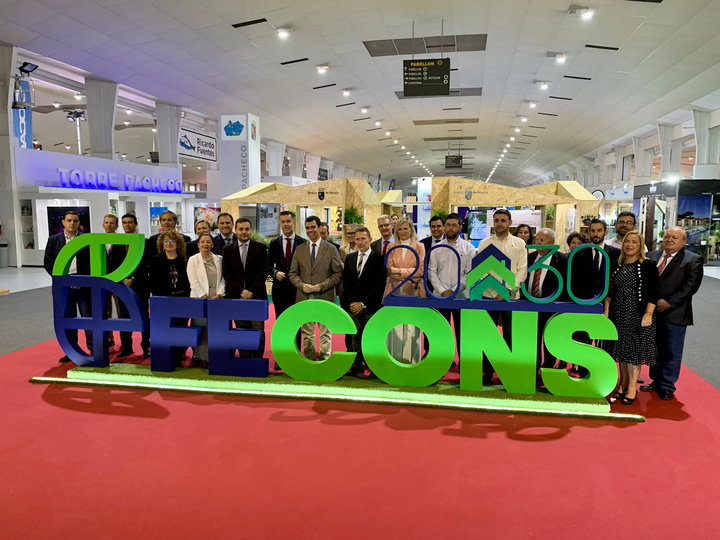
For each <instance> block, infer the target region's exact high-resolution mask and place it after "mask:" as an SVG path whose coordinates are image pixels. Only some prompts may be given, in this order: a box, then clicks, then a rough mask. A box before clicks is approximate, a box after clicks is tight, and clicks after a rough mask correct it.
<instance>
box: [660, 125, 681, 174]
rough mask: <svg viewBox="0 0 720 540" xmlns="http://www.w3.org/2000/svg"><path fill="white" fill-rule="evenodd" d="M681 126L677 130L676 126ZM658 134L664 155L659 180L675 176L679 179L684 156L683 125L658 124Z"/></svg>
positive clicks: (661, 152) (661, 151)
mask: <svg viewBox="0 0 720 540" xmlns="http://www.w3.org/2000/svg"><path fill="white" fill-rule="evenodd" d="M678 127H679V128H680V129H679V130H676V128H678ZM657 128H658V136H659V138H660V154H661V155H662V166H661V167H660V176H659V180H669V179H671V178H674V179H676V180H679V179H680V177H681V176H682V175H681V169H680V167H681V163H680V157H681V156H682V127H681V126H672V125H667V124H658V125H657Z"/></svg>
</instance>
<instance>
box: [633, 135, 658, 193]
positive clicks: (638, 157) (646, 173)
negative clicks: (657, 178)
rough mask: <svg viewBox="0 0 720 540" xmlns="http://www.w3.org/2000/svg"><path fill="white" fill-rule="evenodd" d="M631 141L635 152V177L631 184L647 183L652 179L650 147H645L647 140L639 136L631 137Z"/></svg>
mask: <svg viewBox="0 0 720 540" xmlns="http://www.w3.org/2000/svg"><path fill="white" fill-rule="evenodd" d="M632 142H633V152H634V153H635V178H633V180H632V184H633V185H643V184H649V183H650V182H651V181H652V163H653V159H652V156H653V151H652V148H649V149H646V148H645V146H646V142H647V140H646V139H644V138H641V137H633V138H632Z"/></svg>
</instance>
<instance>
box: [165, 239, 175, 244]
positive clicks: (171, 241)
mask: <svg viewBox="0 0 720 540" xmlns="http://www.w3.org/2000/svg"><path fill="white" fill-rule="evenodd" d="M174 243H175V240H163V244H174Z"/></svg>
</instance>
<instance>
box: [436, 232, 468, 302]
mask: <svg viewBox="0 0 720 540" xmlns="http://www.w3.org/2000/svg"><path fill="white" fill-rule="evenodd" d="M438 244H447V245H449V246H451V247H452V248H453V249H454V250H455V251H456V252H457V254H458V255H460V290H459V291H458V294H457V295H456V296H455V298H469V296H470V295H469V292H468V290H467V274H468V272H469V271H470V269H471V267H472V260H473V257H474V256H475V248H474V247H473V245H472V244H471V243H470V242H468V241H467V240H463V239H462V238H460V237H458V239H457V241H456V242H455V244H454V245H453V244H450V242H448V241H447V238H444V239H443V240H441V241H440V242H438ZM428 276H429V277H428V279H429V280H430V284H431V285H432V286H433V293H434V294H435V295H436V296H440V294H441V293H442V292H444V291H454V290H455V288H456V287H457V285H458V283H457V257H456V256H455V254H454V253H452V252H451V251H450V250H449V249H445V248H438V249H436V250H434V251H433V252H432V253H431V254H430V262H429V263H428Z"/></svg>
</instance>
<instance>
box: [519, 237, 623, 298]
mask: <svg viewBox="0 0 720 540" xmlns="http://www.w3.org/2000/svg"><path fill="white" fill-rule="evenodd" d="M586 245H587V244H586ZM603 249H604V250H605V251H606V252H607V254H608V256H609V257H610V276H612V273H613V271H614V270H615V269H616V268H617V264H618V259H619V258H620V250H619V249H618V248H616V247H613V246H611V245H608V243H607V242H606V243H605V246H604V247H603ZM593 251H594V250H593V249H592V248H587V247H586V248H582V250H581V251H580V252H579V253H578V254H577V255H575V256H574V257H573V260H572V269H573V275H572V282H571V284H572V291H573V293H574V294H575V296H577V297H578V298H581V299H583V300H587V299H589V298H594V297H595V296H597V295H598V294H599V293H600V292H601V291H602V290H603V288H604V286H605V283H604V280H605V264H606V262H605V257H603V258H602V259H601V263H600V268H598V266H597V265H596V264H595V261H593ZM529 257H530V256H529V255H528V263H529ZM528 268H529V264H528Z"/></svg>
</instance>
